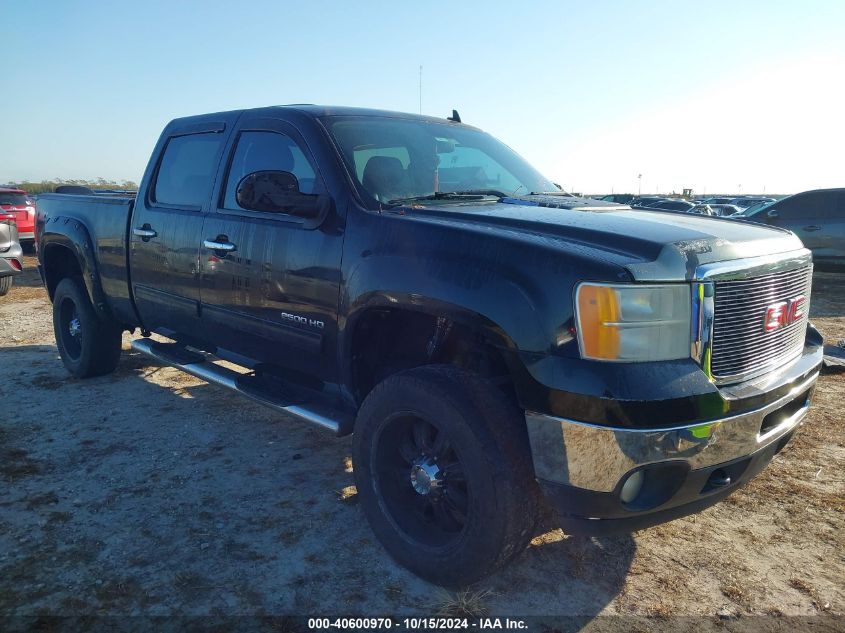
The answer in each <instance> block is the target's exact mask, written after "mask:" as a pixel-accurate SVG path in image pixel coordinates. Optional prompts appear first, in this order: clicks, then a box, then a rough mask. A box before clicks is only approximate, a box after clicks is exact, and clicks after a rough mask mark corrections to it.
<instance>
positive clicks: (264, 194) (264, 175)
mask: <svg viewBox="0 0 845 633" xmlns="http://www.w3.org/2000/svg"><path fill="white" fill-rule="evenodd" d="M235 200H236V201H237V203H238V206H239V207H241V208H242V209H249V210H250V211H263V212H265V213H286V214H288V215H295V216H297V217H300V218H316V217H318V216H320V215H321V214H322V212H323V210H324V209H325V207H326V204H327V201H328V196H322V195H318V194H308V193H301V192H300V191H299V181H298V180H297V179H296V176H294V175H293V174H292V173H290V172H289V171H256V172H253V173H251V174H247V175H246V176H244V177H243V178H242V179H241V181H240V182H239V183H238V188H237V192H236V194H235Z"/></svg>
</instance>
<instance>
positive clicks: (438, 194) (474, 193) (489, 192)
mask: <svg viewBox="0 0 845 633" xmlns="http://www.w3.org/2000/svg"><path fill="white" fill-rule="evenodd" d="M490 196H493V197H496V198H506V197H507V196H508V194H506V193H505V192H504V191H499V190H497V189H468V190H466V191H435V192H434V193H430V194H428V195H425V196H409V197H407V198H394V199H393V200H389V201H388V204H402V203H404V202H421V201H424V200H481V199H482V198H484V197H490Z"/></svg>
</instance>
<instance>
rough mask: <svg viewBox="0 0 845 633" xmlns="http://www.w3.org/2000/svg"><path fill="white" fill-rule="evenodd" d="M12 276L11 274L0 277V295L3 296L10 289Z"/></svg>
mask: <svg viewBox="0 0 845 633" xmlns="http://www.w3.org/2000/svg"><path fill="white" fill-rule="evenodd" d="M13 279H14V277H12V276H11V275H10V276H8V277H0V297H3V296H5V295H7V294H8V293H9V291H10V290H11V289H12V280H13Z"/></svg>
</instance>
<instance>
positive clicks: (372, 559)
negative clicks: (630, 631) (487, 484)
mask: <svg viewBox="0 0 845 633" xmlns="http://www.w3.org/2000/svg"><path fill="white" fill-rule="evenodd" d="M34 265H35V262H34V259H33V258H31V257H29V258H27V261H26V266H27V267H28V270H27V273H26V274H25V275H24V276H23V277H21V278H18V280H17V283H16V285H15V286H14V288H13V290H12V292H11V293H10V294H9V295H8V296H7V297H5V298H3V299H0V360H2V364H0V368H2V369H0V372H2V373H0V377H1V378H2V379H0V402H2V405H3V411H4V414H3V416H2V419H1V420H0V490H2V494H0V614H4V615H31V614H43V613H52V614H112V615H126V614H129V615H138V614H144V615H168V614H176V613H178V614H181V615H199V614H220V615H233V614H308V615H321V614H335V615H336V614H346V615H351V614H360V615H368V616H373V615H379V614H381V615H388V614H390V615H394V616H399V615H404V614H417V615H433V614H435V613H437V612H438V611H440V612H443V613H458V612H460V611H461V610H464V611H465V612H470V613H473V612H477V613H488V614H491V615H523V616H525V615H532V614H533V615H546V616H559V615H577V616H584V617H586V621H587V622H589V621H590V619H591V618H592V617H593V616H596V615H612V614H626V615H638V616H659V617H664V616H670V615H698V616H707V617H709V618H712V619H713V620H715V621H718V620H719V617H721V618H723V619H725V618H736V617H742V618H746V619H747V618H748V617H749V616H752V615H759V614H768V615H808V616H815V615H819V614H841V613H842V612H843V611H845V468H843V466H845V433H843V431H844V430H845V422H843V415H842V412H843V410H845V373H840V374H832V373H831V374H826V375H823V376H822V377H821V379H820V381H819V386H818V390H817V395H816V399H815V403H814V406H813V408H812V410H811V413H810V415H809V416H808V418H807V420H806V423H805V425H804V427H803V429H802V430H801V431H800V432H799V433H798V435H797V437H796V438H795V439H794V440H793V441H792V442H791V443H790V445H789V446H788V447H787V448H786V449H785V450H784V451H783V452H782V453H780V454H779V455H778V456H777V457H776V459H775V460H774V462H773V463H772V464H771V465H770V466H769V467H768V468H767V469H766V471H765V472H764V473H763V474H762V475H761V476H760V477H759V478H757V479H756V480H754V481H753V482H752V483H751V484H750V485H748V486H747V487H745V488H743V489H741V490H739V491H738V492H737V493H735V494H734V495H733V496H731V497H729V498H728V500H727V501H726V502H724V503H721V504H718V505H717V506H715V507H713V508H710V509H708V510H707V511H705V512H703V513H701V514H698V515H695V516H692V517H689V518H685V519H681V520H677V521H674V522H672V523H669V524H666V525H663V526H659V527H655V528H652V529H649V530H644V531H642V532H639V533H636V534H634V535H631V536H624V537H614V538H603V539H587V538H577V537H569V536H567V535H565V534H564V533H563V532H561V531H560V530H559V529H556V528H555V526H554V522H553V521H552V520H549V524H548V526H547V527H546V529H545V531H544V533H543V534H542V535H540V536H538V537H537V538H536V539H535V540H534V542H533V543H532V545H531V547H530V548H529V549H528V550H527V551H526V552H525V553H524V554H523V555H522V556H521V557H520V558H519V559H518V560H517V561H516V562H515V564H513V565H512V566H511V567H509V568H508V569H506V570H505V571H503V572H501V573H500V574H498V575H496V576H495V577H493V578H490V579H489V580H487V581H485V582H482V583H480V584H479V585H478V586H475V587H472V588H471V590H470V591H469V592H463V593H458V594H455V593H447V592H445V591H443V590H440V589H438V588H436V587H433V586H431V585H429V584H427V583H425V582H423V581H421V580H419V579H417V578H416V577H414V576H413V575H411V574H410V573H408V572H406V571H405V570H404V569H402V568H400V567H398V566H397V565H395V564H394V563H393V562H392V561H391V559H390V558H389V557H388V556H387V554H386V553H385V552H384V550H383V549H382V548H381V547H380V545H379V544H378V543H377V542H376V541H375V539H374V537H373V535H372V534H371V532H370V529H369V527H368V526H367V523H366V521H365V520H364V517H363V514H362V512H361V509H360V507H359V506H358V504H357V500H356V494H355V489H354V487H353V486H352V484H353V480H352V464H351V460H350V450H351V443H350V439H349V438H343V439H335V438H332V437H329V436H327V435H324V434H323V433H322V432H321V431H319V430H317V429H314V428H312V427H310V426H307V425H306V424H304V423H301V422H298V421H296V420H293V419H286V418H285V417H282V416H279V415H278V414H276V413H273V412H270V411H269V410H267V409H264V408H262V407H260V406H259V405H255V404H253V403H251V402H248V401H245V400H243V399H241V398H239V397H237V396H235V395H232V394H230V393H227V392H226V391H224V390H221V389H220V388H217V387H214V386H211V385H208V384H206V383H204V382H202V381H201V380H198V379H195V378H193V377H191V376H188V375H186V374H183V373H181V372H179V371H176V370H173V369H170V368H166V367H161V366H159V365H157V364H155V363H153V362H150V361H149V360H148V359H146V358H145V357H141V356H139V355H138V354H136V353H134V352H131V351H128V341H129V337H128V336H127V337H126V338H125V341H124V343H125V348H126V350H127V351H124V355H123V360H122V362H121V365H120V367H119V369H118V371H117V372H116V373H115V374H114V375H111V376H106V377H102V378H97V379H93V380H86V381H76V380H72V379H71V378H69V376H68V374H67V372H66V371H65V369H64V367H63V366H62V363H61V361H60V360H59V358H58V354H57V352H56V348H55V345H54V341H53V332H52V324H51V312H50V304H49V302H48V300H47V297H46V294H45V292H44V290H43V289H42V288H41V287H40V282H39V281H38V275H37V273H36V272H35V270H34ZM815 282H816V283H815V289H814V297H813V321H814V323H815V324H816V325H817V326H818V327H819V328H820V329H821V331H822V332H823V334H824V335H825V337H826V338H827V339H828V340H837V339H845V277H843V276H840V275H834V274H819V275H817V278H816V280H815ZM840 622H841V620H840Z"/></svg>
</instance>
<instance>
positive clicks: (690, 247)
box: [406, 196, 803, 281]
mask: <svg viewBox="0 0 845 633" xmlns="http://www.w3.org/2000/svg"><path fill="white" fill-rule="evenodd" d="M406 209H407V212H408V215H409V216H411V217H415V216H416V217H417V218H420V219H422V218H421V217H420V216H422V217H427V218H429V219H431V220H435V219H436V221H438V222H449V223H458V224H463V225H468V226H474V227H476V228H484V229H485V230H486V231H490V230H496V229H501V230H502V231H503V232H508V233H513V232H514V231H516V232H519V233H523V234H525V235H526V236H534V237H543V238H545V239H546V240H548V239H549V238H551V239H553V240H559V241H560V242H562V243H566V244H571V245H581V246H584V247H589V248H590V249H591V250H595V251H598V252H600V253H603V255H604V256H605V257H604V258H605V259H607V260H609V261H612V262H614V263H618V264H619V265H621V266H623V267H624V268H626V269H627V270H628V272H630V273H631V275H632V276H633V277H634V279H637V280H641V281H681V280H689V279H692V278H693V277H694V274H695V269H696V268H697V267H698V266H701V265H703V264H709V263H712V262H722V261H729V260H735V259H742V258H748V257H757V256H763V255H772V254H776V253H786V252H790V251H795V250H799V249H801V248H803V244H802V243H801V240H799V239H798V238H797V237H796V236H795V235H794V234H793V233H790V232H789V231H785V230H782V229H777V228H773V227H768V226H764V225H760V224H753V223H750V222H742V221H737V220H730V219H726V218H718V217H710V216H700V215H694V214H686V213H672V212H668V211H651V210H639V209H632V208H630V207H628V206H624V205H618V204H613V203H609V202H605V201H602V200H591V199H586V198H576V197H568V196H567V197H564V196H525V197H519V198H503V199H502V200H500V201H499V202H498V203H486V204H485V203H469V204H467V203H460V204H449V205H441V204H414V205H413V206H411V207H406ZM561 246H563V244H561Z"/></svg>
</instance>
